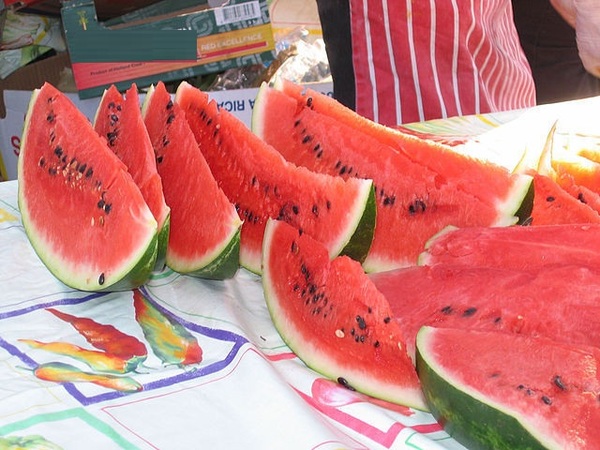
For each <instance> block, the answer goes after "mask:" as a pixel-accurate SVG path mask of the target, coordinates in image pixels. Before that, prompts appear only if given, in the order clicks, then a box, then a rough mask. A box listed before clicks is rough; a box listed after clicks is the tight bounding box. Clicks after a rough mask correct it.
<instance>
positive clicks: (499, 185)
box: [259, 78, 531, 213]
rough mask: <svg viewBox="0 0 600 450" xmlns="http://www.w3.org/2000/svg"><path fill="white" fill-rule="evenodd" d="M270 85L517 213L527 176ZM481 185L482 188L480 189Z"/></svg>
mask: <svg viewBox="0 0 600 450" xmlns="http://www.w3.org/2000/svg"><path fill="white" fill-rule="evenodd" d="M273 86H274V88H275V89H277V90H279V91H281V92H283V93H285V94H286V95H288V96H290V97H292V98H294V99H295V100H296V102H297V104H298V105H299V106H300V105H302V106H304V105H307V106H309V107H310V109H312V110H313V111H315V112H317V113H319V114H320V115H321V116H322V115H326V116H329V117H331V118H333V119H335V120H336V121H338V122H341V123H343V124H345V125H348V126H350V127H352V128H354V129H359V130H360V131H361V133H364V134H366V135H368V136H370V137H372V138H374V139H375V140H377V141H378V142H380V143H382V144H384V145H387V146H389V147H391V148H393V149H394V150H396V151H397V152H399V153H402V154H404V155H405V156H406V157H408V158H409V159H411V160H412V161H413V162H415V163H418V164H421V165H423V166H425V167H427V168H429V169H430V170H432V171H433V172H435V173H437V174H439V175H441V176H443V177H444V178H446V179H448V180H451V181H450V182H451V183H452V184H453V185H455V186H456V188H457V189H460V190H463V191H465V192H468V193H470V194H472V195H474V196H475V197H477V198H479V199H480V200H483V201H487V202H490V203H492V204H494V205H496V206H497V207H498V210H499V211H505V212H507V213H508V212H509V211H508V210H514V211H517V209H514V208H515V206H516V207H517V208H518V206H519V205H520V204H521V202H522V199H523V195H524V192H526V190H527V186H529V185H530V184H531V180H530V178H529V177H527V176H523V175H522V174H519V173H514V174H511V173H509V172H508V171H507V169H506V168H504V167H501V166H498V165H495V164H490V163H489V162H487V161H482V160H480V159H477V158H473V157H471V156H467V155H466V154H462V153H460V152H458V151H457V150H456V148H455V147H456V146H452V145H445V144H443V143H441V142H440V141H439V140H433V139H431V138H430V139H426V138H422V137H419V136H418V134H415V133H414V132H410V133H409V132H403V131H401V127H398V128H392V127H387V126H383V125H381V124H378V123H376V122H373V121H371V120H369V119H367V118H365V117H362V116H360V115H358V114H356V113H355V112H354V111H353V110H351V109H349V108H347V107H346V106H344V105H342V104H341V103H339V102H337V101H335V100H334V99H333V98H331V97H329V96H327V95H324V94H321V93H320V92H317V91H315V90H313V89H310V88H307V87H305V86H301V85H299V84H296V83H293V82H291V81H288V80H285V79H284V78H277V79H276V81H275V83H274V85H273ZM259 117H260V115H259ZM483 186H485V189H482V187H483ZM507 209H508V210H507Z"/></svg>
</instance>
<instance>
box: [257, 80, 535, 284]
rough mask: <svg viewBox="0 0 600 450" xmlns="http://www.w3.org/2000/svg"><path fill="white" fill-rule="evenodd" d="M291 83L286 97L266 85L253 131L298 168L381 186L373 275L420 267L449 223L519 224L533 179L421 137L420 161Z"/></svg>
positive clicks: (370, 262)
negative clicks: (429, 243)
mask: <svg viewBox="0 0 600 450" xmlns="http://www.w3.org/2000/svg"><path fill="white" fill-rule="evenodd" d="M288 85H289V84H287V83H285V84H284V87H283V91H281V92H280V91H278V90H275V89H273V88H270V87H268V86H267V85H266V84H263V86H262V87H261V89H260V90H259V93H258V96H257V99H256V103H255V105H254V110H253V119H252V127H253V131H254V132H255V133H256V134H257V135H258V136H260V137H261V138H262V139H264V140H265V141H266V142H267V143H269V144H271V145H273V146H274V147H275V148H276V149H277V150H278V151H279V152H280V153H281V154H282V155H283V156H284V157H285V158H286V159H287V160H288V161H290V162H292V163H294V164H297V165H301V166H305V167H307V168H309V169H311V170H314V171H316V172H320V173H326V174H329V175H336V176H341V177H343V178H345V179H351V178H370V179H372V180H373V183H374V186H375V192H376V199H377V207H378V210H377V224H376V227H375V236H374V239H373V244H372V247H371V251H370V252H369V255H368V256H367V259H366V260H365V263H364V267H365V270H366V271H368V272H379V271H385V270H391V269H395V268H398V267H405V266H410V265H413V264H415V263H416V261H417V257H418V255H419V253H420V252H421V251H422V250H423V247H424V245H425V242H426V241H427V239H428V238H430V237H431V236H432V235H434V234H435V233H437V232H439V231H440V230H441V229H442V228H444V227H445V226H447V225H455V226H469V225H470V226H475V225H478V226H504V225H511V224H514V223H516V222H517V220H518V219H517V217H516V216H515V213H516V212H517V210H518V209H519V208H520V205H521V204H522V202H523V200H524V198H525V196H526V193H527V190H528V188H529V184H530V181H531V178H530V177H529V176H525V175H516V174H515V175H511V174H510V173H509V171H508V170H507V169H505V168H502V167H499V166H495V165H492V164H489V163H484V162H482V161H476V160H474V159H470V158H467V157H465V156H461V155H457V154H456V153H455V152H453V151H451V150H445V151H444V152H442V151H440V150H438V148H440V149H441V148H444V149H445V147H442V146H441V145H437V144H434V143H433V142H431V143H427V144H426V143H425V141H421V140H419V139H418V138H415V137H411V139H413V140H414V141H415V142H416V143H419V144H420V145H415V146H414V147H415V149H416V150H415V152H414V153H415V154H416V155H417V156H418V157H414V158H413V157H412V156H413V155H408V154H407V153H406V152H405V151H399V150H398V149H396V148H394V147H392V146H390V145H388V143H385V142H384V140H383V139H382V140H380V139H378V138H377V137H376V136H375V135H374V134H373V135H372V134H369V133H368V132H367V131H365V130H363V128H361V123H363V121H364V120H365V119H358V118H357V119H356V120H355V121H354V122H352V123H351V122H350V121H349V120H348V119H347V116H348V114H349V113H348V114H346V115H345V116H344V117H345V118H346V120H345V121H343V120H340V119H339V118H338V117H337V116H336V114H335V112H334V113H332V114H331V115H330V114H329V112H328V111H326V104H330V109H332V110H336V109H339V108H342V106H341V105H337V104H336V103H335V102H334V101H333V100H331V99H329V98H327V97H325V96H324V95H323V94H318V93H314V94H305V95H301V94H298V93H297V91H296V90H293V89H292V88H290V89H286V88H285V86H288ZM288 91H291V92H292V94H290V95H287V93H288ZM319 96H322V97H325V98H324V99H323V98H320V97H319ZM317 98H318V99H319V101H318V105H316V104H315V101H316V99H317ZM322 111H325V112H322ZM367 129H370V128H368V127H367ZM382 133H383V131H382ZM427 150H428V151H427ZM445 166H448V167H447V170H445V169H444V167H445ZM475 168H476V169H477V170H475ZM470 174H473V175H472V176H470ZM488 187H489V189H488Z"/></svg>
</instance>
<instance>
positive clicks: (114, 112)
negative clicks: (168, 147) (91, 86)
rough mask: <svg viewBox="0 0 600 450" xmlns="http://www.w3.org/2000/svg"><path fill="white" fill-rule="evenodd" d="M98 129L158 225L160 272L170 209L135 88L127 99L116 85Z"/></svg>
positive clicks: (105, 99)
mask: <svg viewBox="0 0 600 450" xmlns="http://www.w3.org/2000/svg"><path fill="white" fill-rule="evenodd" d="M94 129H95V130H96V131H97V132H98V134H99V135H100V136H103V137H105V138H106V142H107V143H108V146H109V148H110V149H111V150H112V151H113V152H115V154H116V155H117V156H118V157H119V158H120V159H121V161H123V162H124V163H125V165H126V166H127V170H128V171H129V173H130V174H131V176H132V177H133V180H134V181H135V182H136V184H137V185H138V187H139V188H140V191H141V192H142V195H143V196H144V200H146V203H147V204H148V207H149V208H150V211H152V214H153V215H154V218H155V219H156V222H157V223H158V255H157V258H156V267H155V268H156V269H158V270H160V269H162V268H163V267H164V264H165V255H166V251H167V242H168V240H169V225H170V209H169V207H168V206H167V203H166V202H165V197H164V195H163V187H162V181H161V178H160V175H159V174H158V171H157V169H156V161H155V158H154V149H153V148H152V143H151V142H150V137H149V136H148V132H147V130H146V126H145V125H144V121H143V119H142V114H141V111H140V100H139V95H138V90H137V86H136V85H135V84H132V85H131V87H130V88H129V89H128V90H127V92H126V95H125V98H123V96H122V95H121V93H120V92H119V91H118V89H117V88H116V87H115V86H114V85H112V86H110V87H109V88H108V89H106V90H105V91H104V94H103V95H102V98H101V100H100V104H99V105H98V109H97V110H96V116H95V118H94Z"/></svg>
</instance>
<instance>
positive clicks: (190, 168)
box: [142, 82, 242, 279]
mask: <svg viewBox="0 0 600 450" xmlns="http://www.w3.org/2000/svg"><path fill="white" fill-rule="evenodd" d="M142 114H143V118H144V123H145V125H146V128H147V130H148V134H149V135H150V140H151V142H152V145H153V147H154V152H155V154H156V161H157V167H158V173H159V174H160V176H161V178H162V180H163V190H164V193H165V198H166V201H167V204H168V205H169V207H170V208H171V232H170V237H169V242H168V245H167V252H166V261H167V266H169V267H170V268H171V269H173V270H174V271H176V272H179V273H184V274H188V275H193V276H197V277H202V278H214V279H225V278H231V277H232V276H233V275H234V274H235V273H236V272H237V269H238V267H239V243H240V228H241V224H242V222H241V220H240V218H239V217H238V215H237V213H236V211H235V208H234V207H233V205H232V204H231V203H230V202H229V200H228V199H227V197H226V196H225V194H224V193H223V191H221V189H220V188H219V186H218V185H217V182H216V181H215V179H214V177H213V175H212V173H211V171H210V168H209V167H208V165H207V163H206V160H205V159H204V157H203V156H202V152H201V151H200V149H199V148H198V143H197V142H196V140H195V139H194V135H193V133H192V131H191V130H190V127H189V125H188V123H187V121H186V118H185V113H184V111H183V110H182V109H181V108H180V107H179V105H177V104H175V103H173V101H172V99H171V95H170V94H169V93H168V92H167V90H166V88H165V85H164V84H163V83H162V82H160V83H158V84H157V85H156V86H152V87H151V88H150V89H149V91H148V92H147V94H146V98H145V100H144V104H143V108H142Z"/></svg>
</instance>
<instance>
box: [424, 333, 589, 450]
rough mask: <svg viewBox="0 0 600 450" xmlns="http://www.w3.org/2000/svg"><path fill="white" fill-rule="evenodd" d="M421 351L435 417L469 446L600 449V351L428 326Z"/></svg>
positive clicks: (526, 337) (540, 339) (426, 385)
mask: <svg viewBox="0 0 600 450" xmlns="http://www.w3.org/2000/svg"><path fill="white" fill-rule="evenodd" d="M417 349H418V353H417V369H418V372H419V377H420V379H421V382H422V384H423V390H424V392H425V397H426V398H427V403H428V405H429V406H430V408H431V411H432V413H433V415H434V417H435V418H436V419H437V420H438V422H440V423H441V424H442V425H443V426H444V428H445V429H446V430H447V431H448V433H449V434H450V435H451V436H452V437H454V438H455V439H456V440H457V441H459V442H461V443H462V444H464V445H465V446H467V447H468V448H482V449H483V448H487V449H497V450H502V449H506V450H514V449H521V448H522V449H525V448H527V449H542V448H544V449H555V450H565V449H570V450H575V449H582V450H583V449H592V448H600V427H598V423H599V421H600V404H599V402H598V398H599V395H600V377H599V376H598V374H599V373H600V350H598V348H595V347H580V346H574V345H567V344H563V343H559V342H556V341H553V340H549V339H545V338H539V337H538V338H535V337H530V336H522V335H515V334H510V333H498V332H482V331H471V330H462V329H448V328H433V327H424V328H423V329H421V330H420V331H419V334H418V336H417ZM507 362H508V363H507Z"/></svg>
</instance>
